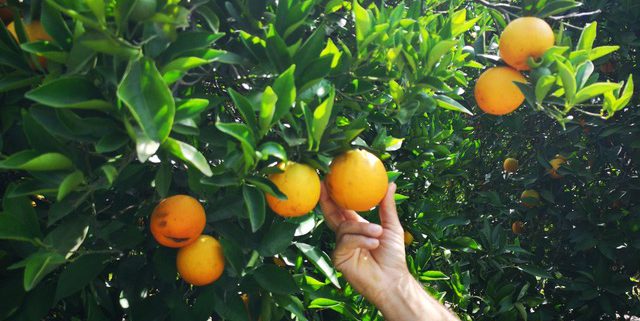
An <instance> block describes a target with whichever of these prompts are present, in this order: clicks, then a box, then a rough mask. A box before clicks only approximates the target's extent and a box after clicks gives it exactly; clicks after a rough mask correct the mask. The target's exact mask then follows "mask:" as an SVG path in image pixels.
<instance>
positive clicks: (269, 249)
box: [259, 222, 298, 256]
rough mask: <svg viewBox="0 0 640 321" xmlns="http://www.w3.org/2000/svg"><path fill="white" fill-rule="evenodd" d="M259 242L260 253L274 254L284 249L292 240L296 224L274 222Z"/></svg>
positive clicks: (265, 254)
mask: <svg viewBox="0 0 640 321" xmlns="http://www.w3.org/2000/svg"><path fill="white" fill-rule="evenodd" d="M274 223H275V224H271V227H269V231H268V232H267V233H266V234H265V236H264V237H263V238H262V240H261V242H260V249H259V252H260V255H262V256H274V255H276V254H278V253H281V252H283V251H284V250H286V249H287V248H288V247H289V246H290V245H291V242H292V241H293V237H294V234H295V232H296V228H298V225H297V224H293V223H289V222H274Z"/></svg>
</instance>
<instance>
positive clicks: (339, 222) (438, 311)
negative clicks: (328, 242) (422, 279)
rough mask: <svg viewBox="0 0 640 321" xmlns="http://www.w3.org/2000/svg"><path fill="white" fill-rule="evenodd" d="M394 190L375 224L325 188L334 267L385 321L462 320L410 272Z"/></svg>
mask: <svg viewBox="0 0 640 321" xmlns="http://www.w3.org/2000/svg"><path fill="white" fill-rule="evenodd" d="M395 191H396V184H394V183H391V184H389V188H388V190H387V194H386V195H385V196H384V199H383V200H382V202H381V203H380V205H379V208H378V212H379V214H380V225H377V224H373V223H369V222H368V221H367V220H365V219H364V218H362V216H360V215H358V213H356V212H355V211H351V210H346V209H344V208H341V207H339V206H338V205H337V204H336V203H335V202H334V201H333V200H332V199H331V197H330V196H329V193H328V192H327V188H326V186H325V184H324V182H323V183H322V193H321V195H320V207H321V208H322V212H323V213H324V217H325V221H326V222H327V225H328V226H329V228H331V229H332V230H333V231H335V232H336V249H335V251H334V252H333V263H334V265H335V267H336V269H338V271H340V272H342V274H343V276H344V277H345V278H346V279H347V281H348V282H349V283H350V284H351V285H352V286H353V287H354V288H355V289H356V290H357V291H358V292H359V293H360V294H362V295H363V296H364V297H365V298H367V300H369V301H370V302H371V303H373V304H374V305H375V306H376V307H378V309H380V311H382V314H383V315H384V316H385V319H386V320H387V321H405V320H412V321H419V320H432V321H437V320H443V321H445V320H458V319H457V318H456V317H455V316H454V315H453V314H451V312H449V311H448V310H447V309H446V308H445V307H444V306H442V305H441V304H440V303H439V302H438V301H436V300H435V299H434V298H432V297H431V296H429V295H428V294H427V293H426V292H425V291H424V289H423V288H422V285H421V284H420V283H418V281H416V280H415V279H414V278H413V276H412V275H411V274H410V273H409V269H408V268H407V263H406V259H405V249H404V238H403V235H404V232H403V230H402V225H400V220H399V219H398V212H397V210H396V203H395V200H394V194H395Z"/></svg>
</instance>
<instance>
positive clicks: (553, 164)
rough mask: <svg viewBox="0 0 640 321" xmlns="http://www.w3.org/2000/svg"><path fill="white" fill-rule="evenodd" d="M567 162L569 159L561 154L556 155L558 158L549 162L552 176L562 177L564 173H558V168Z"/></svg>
mask: <svg viewBox="0 0 640 321" xmlns="http://www.w3.org/2000/svg"><path fill="white" fill-rule="evenodd" d="M566 162H567V159H566V158H564V157H562V156H561V155H556V158H554V159H552V160H550V161H549V164H550V165H551V169H549V175H551V178H553V179H560V178H562V175H560V174H559V173H558V169H559V168H560V166H561V165H562V164H564V163H566Z"/></svg>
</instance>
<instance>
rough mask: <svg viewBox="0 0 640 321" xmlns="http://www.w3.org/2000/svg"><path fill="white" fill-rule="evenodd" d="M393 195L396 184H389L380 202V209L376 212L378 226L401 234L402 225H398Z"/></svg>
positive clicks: (398, 220)
mask: <svg viewBox="0 0 640 321" xmlns="http://www.w3.org/2000/svg"><path fill="white" fill-rule="evenodd" d="M395 193H396V184H395V183H391V184H389V188H388V189H387V194H386V195H385V196H384V198H383V199H382V202H380V208H379V210H378V211H379V213H380V224H381V225H382V227H383V228H385V229H391V230H395V231H397V232H400V233H402V225H401V224H400V219H399V218H398V211H397V209H396V201H395V199H394V195H395Z"/></svg>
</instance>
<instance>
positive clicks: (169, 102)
mask: <svg viewBox="0 0 640 321" xmlns="http://www.w3.org/2000/svg"><path fill="white" fill-rule="evenodd" d="M117 95H118V98H119V99H120V100H122V101H123V102H124V103H125V104H126V106H127V107H128V108H129V111H130V112H131V114H132V115H133V118H135V120H136V122H137V123H138V125H139V126H140V128H142V130H143V131H144V133H145V134H146V135H147V136H148V137H149V138H150V139H152V140H153V141H156V142H160V143H162V142H164V141H165V140H166V139H167V137H169V133H170V132H171V127H172V126H173V120H174V116H175V112H176V111H175V103H174V101H173V95H172V94H171V91H170V90H169V88H168V87H167V85H166V84H165V83H164V81H163V80H162V76H161V75H160V72H159V71H158V69H157V68H156V65H155V63H154V61H153V60H152V59H149V58H140V59H137V60H133V61H131V62H130V63H129V66H128V67H127V70H126V71H125V74H124V77H123V79H122V81H121V82H120V84H119V85H118V91H117Z"/></svg>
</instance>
